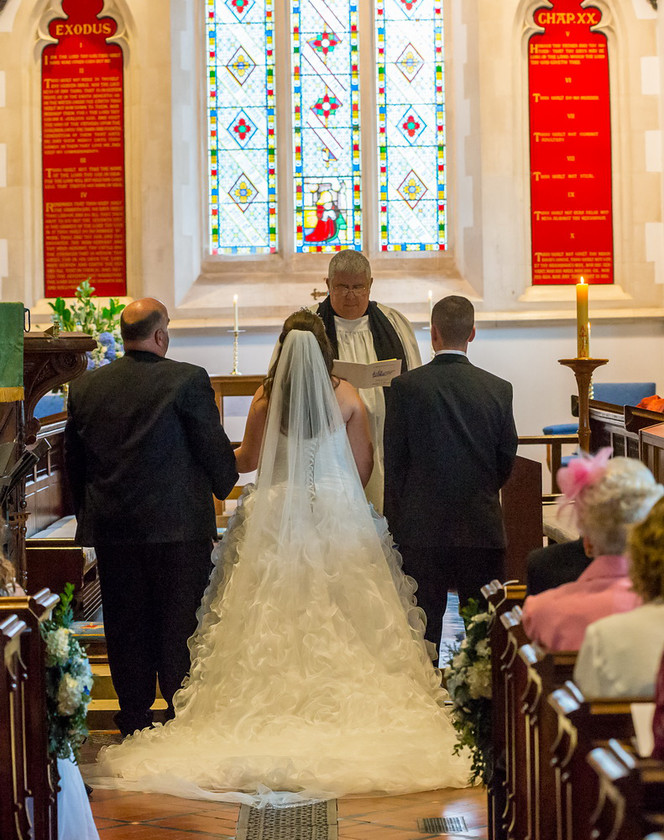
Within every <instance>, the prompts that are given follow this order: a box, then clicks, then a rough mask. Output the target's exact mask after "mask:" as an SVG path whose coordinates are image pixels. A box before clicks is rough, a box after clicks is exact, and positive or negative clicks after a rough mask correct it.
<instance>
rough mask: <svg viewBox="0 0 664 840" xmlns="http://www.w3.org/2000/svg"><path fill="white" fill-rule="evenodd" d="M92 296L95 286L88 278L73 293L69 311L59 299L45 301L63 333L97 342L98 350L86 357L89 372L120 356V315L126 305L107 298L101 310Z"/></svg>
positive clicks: (121, 348) (116, 299)
mask: <svg viewBox="0 0 664 840" xmlns="http://www.w3.org/2000/svg"><path fill="white" fill-rule="evenodd" d="M93 293H94V286H91V285H90V278H88V279H87V280H84V281H83V282H82V283H81V285H80V286H79V287H78V288H77V289H76V293H75V294H76V300H75V302H74V303H73V304H72V306H71V307H70V306H67V304H66V302H65V300H64V298H61V297H59V298H56V299H55V302H53V301H48V305H49V306H50V307H51V309H52V310H53V316H52V318H53V322H54V323H56V324H58V326H59V327H60V329H61V330H62V331H63V332H75V331H79V332H84V333H88V335H91V336H92V337H93V338H94V339H96V341H97V349H96V350H92V351H91V352H90V353H89V354H88V355H89V364H88V368H96V367H100V366H101V365H103V364H107V363H108V362H112V361H113V360H114V359H116V358H118V357H119V356H121V355H122V353H123V347H122V337H121V335H120V314H121V313H122V310H123V309H124V308H125V305H124V303H120V302H119V300H118V298H109V301H108V306H103V305H101V304H100V303H99V300H98V298H95V297H93Z"/></svg>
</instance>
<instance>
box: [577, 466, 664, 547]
mask: <svg viewBox="0 0 664 840" xmlns="http://www.w3.org/2000/svg"><path fill="white" fill-rule="evenodd" d="M662 495H664V487H662V485H661V484H657V482H656V481H655V479H654V477H653V475H652V473H651V472H650V470H649V469H648V468H647V467H646V466H645V465H644V464H642V463H641V461H638V460H636V459H635V458H613V459H611V460H610V461H609V462H608V463H607V464H606V467H605V468H604V470H603V471H602V472H601V474H600V475H599V476H598V477H597V478H596V479H595V480H593V481H592V482H591V483H589V484H587V485H586V486H585V487H584V488H583V490H581V492H580V493H579V494H578V496H577V498H576V504H575V508H576V518H577V523H578V526H579V531H580V532H581V534H582V535H583V536H584V537H586V538H587V539H588V540H589V541H590V543H591V544H592V547H593V554H594V555H595V556H598V555H600V554H624V552H625V549H626V547H627V536H628V533H629V529H630V526H631V525H635V524H636V523H637V522H641V521H642V520H643V519H645V517H646V516H647V515H648V513H649V512H650V508H651V507H652V506H653V505H654V504H655V502H656V501H657V500H658V499H659V498H661V496H662Z"/></svg>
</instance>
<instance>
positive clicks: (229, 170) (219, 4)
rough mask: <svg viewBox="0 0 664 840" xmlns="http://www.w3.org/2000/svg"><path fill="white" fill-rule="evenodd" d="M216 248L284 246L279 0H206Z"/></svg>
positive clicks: (256, 250) (237, 250) (239, 250)
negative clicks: (280, 233) (280, 224)
mask: <svg viewBox="0 0 664 840" xmlns="http://www.w3.org/2000/svg"><path fill="white" fill-rule="evenodd" d="M206 3H207V34H208V74H209V75H208V154H209V170H208V174H209V199H210V200H209V208H210V210H209V212H210V237H211V250H212V253H213V254H261V253H273V252H275V251H276V249H277V191H276V185H277V180H276V179H277V174H276V161H275V153H276V133H275V99H274V8H273V7H274V0H206Z"/></svg>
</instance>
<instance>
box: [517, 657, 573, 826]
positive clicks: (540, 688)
mask: <svg viewBox="0 0 664 840" xmlns="http://www.w3.org/2000/svg"><path fill="white" fill-rule="evenodd" d="M519 659H520V663H518V664H519V666H520V667H521V668H525V671H526V674H525V690H524V693H523V697H522V701H523V702H522V705H521V712H522V716H523V721H522V733H521V736H522V737H524V738H525V742H526V764H525V776H526V787H527V799H528V803H529V808H528V832H527V836H528V837H529V838H531V840H556V838H557V830H556V823H555V820H554V819H553V818H552V815H553V814H555V811H556V796H555V790H556V786H555V771H554V767H553V764H552V762H551V758H552V750H553V744H554V741H555V738H556V734H557V729H558V726H557V717H556V715H555V713H554V711H553V709H552V708H551V706H550V705H549V704H548V703H547V702H546V700H547V697H548V695H549V694H550V693H551V692H552V691H554V690H555V689H557V688H559V687H560V686H562V685H564V683H565V682H566V681H567V680H569V679H571V677H572V674H573V672H574V664H575V663H576V652H575V651H559V652H552V653H548V652H547V651H545V650H544V648H542V647H540V646H539V645H538V644H537V643H535V642H531V643H528V644H525V645H522V646H521V647H520V648H519ZM521 783H523V782H521Z"/></svg>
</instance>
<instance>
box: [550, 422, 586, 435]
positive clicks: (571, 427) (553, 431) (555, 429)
mask: <svg viewBox="0 0 664 840" xmlns="http://www.w3.org/2000/svg"><path fill="white" fill-rule="evenodd" d="M578 431H579V424H578V423H554V424H553V425H552V426H545V427H544V428H543V429H542V432H543V433H544V434H545V435H575V434H576V433H577V432H578Z"/></svg>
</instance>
